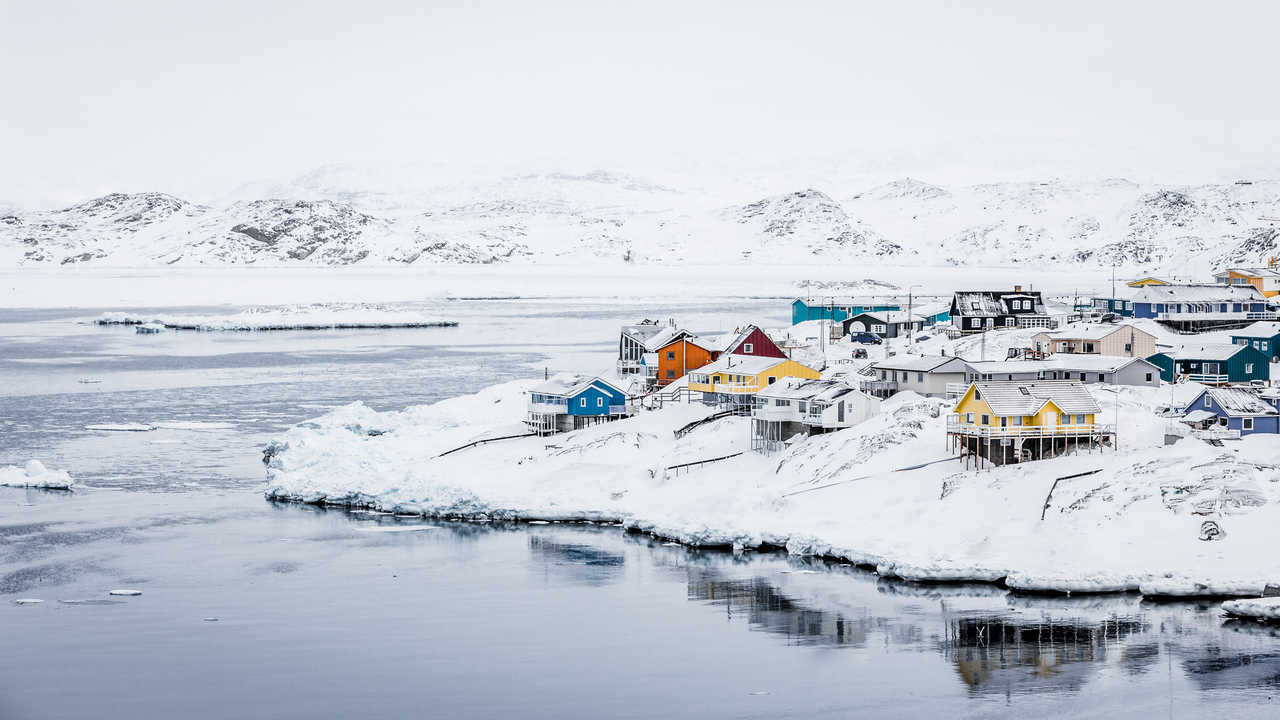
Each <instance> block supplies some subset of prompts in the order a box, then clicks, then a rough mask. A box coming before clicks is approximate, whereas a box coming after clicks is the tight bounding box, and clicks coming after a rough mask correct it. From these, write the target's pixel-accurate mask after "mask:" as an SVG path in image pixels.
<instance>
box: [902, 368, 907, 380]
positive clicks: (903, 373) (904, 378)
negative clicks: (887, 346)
mask: <svg viewBox="0 0 1280 720" xmlns="http://www.w3.org/2000/svg"><path fill="white" fill-rule="evenodd" d="M906 381H907V371H906V370H903V371H902V382H906Z"/></svg>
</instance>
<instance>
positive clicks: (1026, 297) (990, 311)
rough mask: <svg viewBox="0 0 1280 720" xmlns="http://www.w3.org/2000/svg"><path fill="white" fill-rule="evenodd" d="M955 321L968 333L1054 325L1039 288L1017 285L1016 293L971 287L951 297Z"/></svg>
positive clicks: (1014, 291)
mask: <svg viewBox="0 0 1280 720" xmlns="http://www.w3.org/2000/svg"><path fill="white" fill-rule="evenodd" d="M951 324H952V326H953V327H954V328H955V329H956V330H958V331H960V332H961V333H963V334H965V335H969V334H972V333H980V332H986V331H987V330H1001V329H1004V328H1015V327H1022V328H1027V327H1044V328H1051V327H1053V320H1052V318H1050V317H1049V313H1048V311H1047V310H1045V306H1044V300H1043V299H1042V298H1041V297H1040V293H1039V292H1038V291H1035V290H1027V291H1024V290H1023V289H1022V286H1021V285H1014V286H1013V292H1007V291H1003V290H968V291H964V292H957V293H956V294H955V295H954V296H953V297H952V299H951Z"/></svg>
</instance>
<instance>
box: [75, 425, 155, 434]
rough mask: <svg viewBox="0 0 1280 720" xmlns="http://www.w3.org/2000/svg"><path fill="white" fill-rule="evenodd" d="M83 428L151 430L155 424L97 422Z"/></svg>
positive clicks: (123, 430)
mask: <svg viewBox="0 0 1280 720" xmlns="http://www.w3.org/2000/svg"><path fill="white" fill-rule="evenodd" d="M84 429H85V430H98V431H101V432H151V431H152V430H155V429H156V426H155V425H146V424H143V423H97V424H94V425H85V426H84Z"/></svg>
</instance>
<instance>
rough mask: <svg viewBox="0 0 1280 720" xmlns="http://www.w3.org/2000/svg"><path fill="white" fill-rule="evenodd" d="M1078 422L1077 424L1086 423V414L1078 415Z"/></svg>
mask: <svg viewBox="0 0 1280 720" xmlns="http://www.w3.org/2000/svg"><path fill="white" fill-rule="evenodd" d="M1076 424H1077V425H1083V424H1084V416H1083V415H1076Z"/></svg>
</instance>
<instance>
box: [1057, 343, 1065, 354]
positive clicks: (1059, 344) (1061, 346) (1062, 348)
mask: <svg viewBox="0 0 1280 720" xmlns="http://www.w3.org/2000/svg"><path fill="white" fill-rule="evenodd" d="M1066 351H1067V344H1066V343H1064V342H1060V343H1058V352H1066Z"/></svg>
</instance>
